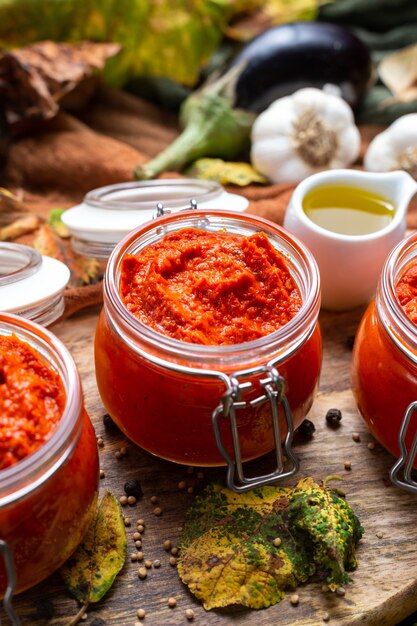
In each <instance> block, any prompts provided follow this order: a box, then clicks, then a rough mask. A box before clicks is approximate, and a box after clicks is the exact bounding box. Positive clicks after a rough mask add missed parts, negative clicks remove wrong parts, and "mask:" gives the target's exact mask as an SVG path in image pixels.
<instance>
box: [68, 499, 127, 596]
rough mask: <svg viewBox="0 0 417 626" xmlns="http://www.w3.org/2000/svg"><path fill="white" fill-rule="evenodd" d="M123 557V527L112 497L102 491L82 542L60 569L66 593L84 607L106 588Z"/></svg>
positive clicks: (124, 549) (124, 555) (118, 568)
mask: <svg viewBox="0 0 417 626" xmlns="http://www.w3.org/2000/svg"><path fill="white" fill-rule="evenodd" d="M125 558H126V530H125V525H124V520H123V514H122V510H121V508H120V504H119V503H118V501H117V500H116V498H115V497H114V496H113V495H112V494H111V493H110V491H106V493H105V494H104V495H103V497H102V499H101V501H100V504H99V506H98V509H97V515H96V517H95V519H94V520H93V523H92V524H91V526H90V528H89V530H88V531H87V535H86V537H85V538H84V541H83V542H82V544H81V545H80V546H79V547H78V549H77V550H76V551H75V553H74V554H73V555H72V557H71V558H70V559H69V560H68V561H67V563H66V564H65V565H64V566H63V567H62V568H61V574H62V577H63V579H64V582H65V584H66V586H67V588H68V590H69V591H70V593H71V594H72V595H73V596H74V597H75V598H76V599H77V600H78V601H79V602H82V603H84V605H85V606H87V605H88V604H90V603H94V602H98V601H99V600H101V598H102V597H103V596H104V594H105V593H106V592H107V591H108V590H109V589H110V587H111V586H112V584H113V581H114V579H115V578H116V576H117V574H118V573H119V572H120V570H121V569H122V567H123V565H124V562H125Z"/></svg>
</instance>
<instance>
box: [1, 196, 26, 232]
mask: <svg viewBox="0 0 417 626" xmlns="http://www.w3.org/2000/svg"><path fill="white" fill-rule="evenodd" d="M28 212H29V209H28V208H27V206H26V205H25V204H24V203H23V202H22V201H21V200H20V199H19V198H18V197H17V196H15V195H14V194H12V193H11V192H10V191H9V190H8V189H5V188H4V187H0V227H2V226H8V225H9V224H12V223H13V222H15V221H16V220H17V219H19V218H21V217H22V216H23V215H24V214H25V213H26V214H27V213H28Z"/></svg>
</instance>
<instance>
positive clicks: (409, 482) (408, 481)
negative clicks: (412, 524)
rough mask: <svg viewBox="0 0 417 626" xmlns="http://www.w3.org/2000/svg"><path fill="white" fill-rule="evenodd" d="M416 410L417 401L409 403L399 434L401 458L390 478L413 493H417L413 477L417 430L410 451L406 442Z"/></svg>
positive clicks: (416, 484)
mask: <svg viewBox="0 0 417 626" xmlns="http://www.w3.org/2000/svg"><path fill="white" fill-rule="evenodd" d="M414 412H417V402H412V403H411V404H409V405H408V407H407V409H406V412H405V414H404V418H403V421H402V424H401V428H400V432H399V435H398V444H399V446H400V458H399V459H398V461H397V462H396V463H395V464H394V465H393V467H392V468H391V471H390V479H391V482H393V483H394V485H397V487H401V488H402V489H406V490H407V491H411V492H412V493H417V482H416V481H415V480H413V479H412V477H411V472H412V470H413V464H414V461H415V459H416V454H417V430H416V433H415V435H414V439H413V442H412V444H411V446H410V450H409V451H408V450H407V446H406V443H405V438H406V434H407V430H408V428H409V425H410V422H411V418H412V415H413V413H414ZM403 468H404V469H403ZM400 470H403V471H402V474H403V477H402V478H400V477H399V474H400Z"/></svg>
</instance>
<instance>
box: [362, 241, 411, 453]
mask: <svg viewBox="0 0 417 626" xmlns="http://www.w3.org/2000/svg"><path fill="white" fill-rule="evenodd" d="M416 311H417V234H413V235H411V236H410V237H408V238H406V239H404V240H403V241H402V242H401V243H400V244H398V245H397V246H396V247H395V248H394V249H393V250H392V252H391V253H390V255H389V256H388V258H387V260H386V262H385V265H384V268H383V270H382V274H381V277H380V280H379V284H378V288H377V292H376V296H375V299H374V301H373V302H371V304H370V305H369V306H368V308H367V310H366V312H365V314H364V316H363V318H362V320H361V323H360V325H359V328H358V332H357V334H356V339H355V343H354V348H353V361H352V389H353V394H354V396H355V400H356V403H357V406H358V409H359V412H360V413H361V415H362V417H363V418H364V420H365V422H366V424H367V425H368V428H369V430H370V431H371V433H372V434H373V436H374V437H375V438H376V439H377V440H378V441H379V442H380V443H381V445H382V446H383V447H384V448H386V449H387V450H388V451H389V452H390V453H391V454H393V455H395V456H399V454H400V447H399V433H400V430H401V427H402V424H403V418H404V415H405V412H406V409H407V407H408V406H409V405H410V404H411V403H412V402H415V401H417V315H416ZM411 435H412V431H411V430H409V431H408V432H407V436H406V441H405V443H406V447H407V448H408V449H409V448H410V444H411V440H412V437H411Z"/></svg>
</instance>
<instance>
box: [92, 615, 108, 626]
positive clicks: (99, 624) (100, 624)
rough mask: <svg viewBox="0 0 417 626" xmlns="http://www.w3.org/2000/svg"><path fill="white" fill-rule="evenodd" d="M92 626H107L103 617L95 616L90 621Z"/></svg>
mask: <svg viewBox="0 0 417 626" xmlns="http://www.w3.org/2000/svg"><path fill="white" fill-rule="evenodd" d="M90 626H106V622H105V621H104V619H101V617H95V618H94V619H93V621H92V622H90Z"/></svg>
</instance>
